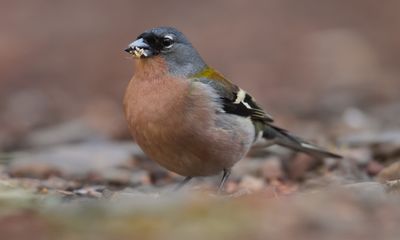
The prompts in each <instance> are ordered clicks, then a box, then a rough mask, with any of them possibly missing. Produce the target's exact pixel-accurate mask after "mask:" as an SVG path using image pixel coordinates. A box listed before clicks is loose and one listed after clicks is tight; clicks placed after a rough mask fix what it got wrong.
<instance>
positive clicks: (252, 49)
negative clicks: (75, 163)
mask: <svg viewBox="0 0 400 240" xmlns="http://www.w3.org/2000/svg"><path fill="white" fill-rule="evenodd" d="M399 10H400V2H399V1H395V0H392V1H390V0H387V1H384V2H383V1H374V0H352V1H316V0H314V1H313V0H305V1H297V0H269V1H264V0H258V1H240V0H229V1H228V0H224V1H217V2H216V1H127V0H119V1H94V0H88V1H50V0H36V1H1V8H0V31H1V34H0V56H1V57H0V149H1V148H6V149H10V148H11V149H12V148H15V147H18V146H19V145H20V143H21V141H23V140H24V139H25V138H26V136H28V135H29V134H30V133H31V132H32V131H36V130H38V129H39V130H40V129H43V128H46V127H49V126H55V125H57V124H62V123H65V122H69V121H73V120H75V119H84V121H86V122H87V123H88V125H90V126H92V127H93V128H94V129H95V131H98V132H101V135H102V136H106V137H110V136H111V137H114V138H126V137H128V135H127V133H126V131H125V122H124V120H123V118H122V111H121V108H122V107H121V99H122V96H123V91H124V88H125V86H126V85H127V82H128V80H129V78H130V76H131V75H132V73H133V68H132V63H131V61H130V59H129V57H128V56H127V54H125V53H124V52H123V51H122V50H123V49H124V48H125V47H126V46H127V44H128V43H130V42H131V41H132V40H133V39H134V38H136V36H137V35H138V34H140V33H141V32H142V31H143V30H145V29H147V28H151V27H155V26H161V25H170V26H175V27H177V28H178V29H180V30H181V31H182V32H184V33H185V34H186V35H187V36H188V37H189V39H190V40H191V41H192V43H193V44H194V45H195V46H196V47H197V48H198V50H199V51H200V52H201V53H202V55H203V57H204V58H205V59H206V61H207V62H208V63H209V65H211V66H213V67H215V68H216V69H218V70H219V71H220V72H222V73H224V74H225V75H226V76H227V77H228V78H230V79H231V80H232V81H234V82H236V83H238V84H239V85H240V86H242V87H243V88H244V89H246V90H247V91H248V92H250V93H252V94H253V95H254V96H255V97H256V99H257V100H258V101H259V102H260V104H261V105H262V106H264V107H265V108H266V109H267V110H268V111H269V112H270V113H272V115H274V116H276V118H277V120H278V121H280V122H281V125H283V126H285V127H289V126H290V128H292V129H295V130H297V131H300V132H301V131H304V130H302V129H303V128H302V127H307V126H309V125H310V124H311V123H312V122H318V123H319V124H321V125H329V126H332V124H333V123H335V122H339V121H341V119H342V116H343V114H344V113H345V112H346V109H347V110H348V109H353V108H356V109H359V110H360V111H361V112H362V113H363V114H365V115H371V116H372V117H377V118H379V124H378V126H379V127H384V126H387V124H392V125H393V124H394V125H396V124H398V120H397V119H398V117H399V115H400V114H398V113H399V112H400V110H399V108H400V107H399V104H398V100H399V99H400V94H399V93H400V83H399V81H400V79H399V75H400V70H399V69H400V68H399V65H400V31H399V23H400V15H399V14H398V13H399ZM382 109H387V110H386V111H383V112H382ZM302 120H306V121H304V123H303V122H302V124H296V123H298V121H302ZM313 120H315V121H313ZM299 125H300V126H301V127H300V126H299Z"/></svg>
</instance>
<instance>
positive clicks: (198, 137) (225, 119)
mask: <svg viewBox="0 0 400 240" xmlns="http://www.w3.org/2000/svg"><path fill="white" fill-rule="evenodd" d="M179 91H180V92H179ZM196 91H198V92H197V93H196ZM188 92H189V89H188V88H186V89H176V91H175V92H174V93H171V96H157V95H156V94H155V92H152V93H150V94H148V95H146V96H143V97H142V98H141V99H140V101H151V103H152V104H151V107H150V106H148V107H146V109H143V104H140V102H139V101H137V100H136V99H134V97H132V99H130V100H129V99H127V100H126V101H125V102H126V103H125V108H126V109H125V113H126V115H127V119H128V124H129V127H130V130H131V133H132V135H133V136H134V138H135V140H136V142H137V143H138V145H139V146H140V147H141V148H142V149H143V151H144V152H145V153H146V154H147V155H148V156H149V157H150V158H151V159H153V160H155V161H156V162H158V163H159V164H160V165H161V166H163V167H165V168H167V169H168V170H170V171H173V172H176V173H178V174H180V175H183V176H207V175H214V174H218V173H219V172H220V171H222V170H223V169H224V168H231V167H232V166H233V165H234V164H235V163H236V162H237V161H239V160H240V159H242V158H243V157H244V155H245V154H246V153H247V151H248V150H249V148H250V146H251V144H252V142H253V139H254V127H253V125H252V123H251V121H250V120H249V119H247V118H243V117H239V116H235V115H231V114H225V113H218V114H217V113H216V112H215V108H216V106H215V104H216V103H215V102H213V101H211V100H209V98H207V95H205V96H202V95H201V94H203V93H202V90H201V89H195V90H193V89H191V90H190V92H191V94H190V95H188ZM204 99H205V100H204ZM149 105H150V104H149ZM166 109H167V110H166Z"/></svg>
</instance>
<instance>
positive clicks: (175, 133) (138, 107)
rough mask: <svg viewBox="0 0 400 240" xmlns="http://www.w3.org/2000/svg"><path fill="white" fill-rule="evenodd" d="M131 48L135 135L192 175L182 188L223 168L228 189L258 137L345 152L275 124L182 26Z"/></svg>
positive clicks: (153, 33) (128, 100)
mask: <svg viewBox="0 0 400 240" xmlns="http://www.w3.org/2000/svg"><path fill="white" fill-rule="evenodd" d="M125 51H126V52H128V53H130V54H132V55H133V57H134V59H135V65H136V68H135V69H136V71H135V75H134V76H133V77H132V79H131V80H130V82H129V85H128V87H127V89H126V93H125V97H124V110H125V116H126V119H127V122H128V125H129V129H130V132H131V134H132V135H133V137H134V139H135V140H136V142H137V144H138V145H139V146H140V147H141V148H142V149H143V151H144V152H145V153H146V154H147V155H148V156H149V157H150V158H151V159H153V160H155V161H156V162H158V163H159V164H160V165H162V166H163V167H165V168H167V169H168V170H170V171H173V172H175V173H178V174H180V175H182V176H186V178H185V179H184V181H183V182H182V183H181V184H180V185H179V186H182V185H183V184H185V183H187V182H188V181H189V180H190V179H191V178H192V177H196V176H209V175H215V174H218V173H220V172H223V177H222V180H221V183H220V185H219V190H221V189H222V188H223V185H224V183H225V181H226V179H227V178H228V176H229V174H230V170H231V168H232V167H233V165H234V164H235V163H236V162H238V161H239V160H241V159H242V158H244V157H245V155H246V154H247V152H248V151H249V149H250V148H251V147H252V146H253V145H254V144H255V143H256V142H263V144H264V145H265V147H267V146H270V145H273V144H277V145H281V146H284V147H288V148H291V149H294V150H296V151H301V152H304V153H307V154H310V155H313V156H316V157H320V158H322V157H331V158H339V157H340V156H339V155H337V154H334V153H331V152H328V151H326V150H324V149H322V148H320V147H318V146H316V145H314V144H312V143H310V142H307V141H305V140H303V139H301V138H299V137H297V136H295V135H292V134H291V133H289V132H288V131H286V130H284V129H282V128H279V127H277V126H275V125H274V124H273V119H272V117H271V116H270V115H269V114H267V113H266V112H265V111H264V110H263V109H262V108H261V107H260V106H259V105H258V104H257V103H256V102H255V100H254V98H252V97H251V96H250V95H249V94H248V93H247V92H245V91H244V90H242V89H241V88H239V87H238V86H236V85H234V84H233V83H232V82H230V81H229V80H227V79H226V78H225V77H224V76H222V75H221V74H220V73H218V72H217V71H215V70H214V69H212V68H211V67H209V66H208V65H207V64H206V63H205V62H204V60H203V59H202V58H201V56H200V55H199V53H198V52H197V51H196V49H195V48H194V47H193V46H192V45H191V43H190V42H189V41H188V39H187V38H186V37H185V36H184V35H183V34H182V33H181V32H179V31H178V30H176V29H175V28H172V27H159V28H153V29H150V30H147V31H145V32H144V33H142V34H141V35H139V36H138V37H137V39H136V40H135V41H134V42H132V43H131V44H130V45H129V47H128V48H127V49H125Z"/></svg>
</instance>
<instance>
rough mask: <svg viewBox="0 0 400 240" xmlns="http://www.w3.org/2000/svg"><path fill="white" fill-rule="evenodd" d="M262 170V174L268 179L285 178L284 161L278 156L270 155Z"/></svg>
mask: <svg viewBox="0 0 400 240" xmlns="http://www.w3.org/2000/svg"><path fill="white" fill-rule="evenodd" d="M261 171H262V176H263V177H264V178H265V179H267V180H268V181H274V180H277V179H282V178H284V172H283V169H282V162H281V160H280V159H279V158H278V157H270V158H268V159H266V160H265V162H264V164H263V166H262V170H261Z"/></svg>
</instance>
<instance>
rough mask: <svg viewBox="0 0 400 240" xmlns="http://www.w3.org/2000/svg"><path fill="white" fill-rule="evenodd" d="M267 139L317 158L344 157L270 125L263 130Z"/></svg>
mask: <svg viewBox="0 0 400 240" xmlns="http://www.w3.org/2000/svg"><path fill="white" fill-rule="evenodd" d="M263 137H264V138H265V139H266V140H269V141H271V140H272V141H273V142H274V143H275V144H277V145H280V146H283V147H287V148H290V149H293V150H296V151H300V152H304V153H306V154H309V155H311V156H314V157H317V158H327V157H329V158H342V156H340V155H338V154H335V153H332V152H329V151H327V150H325V149H323V148H321V147H319V146H317V145H315V144H312V143H310V142H308V141H305V140H304V139H302V138H300V137H297V136H295V135H293V134H291V133H289V132H288V131H287V130H285V129H282V128H279V127H276V126H273V125H270V126H268V128H267V129H265V130H264V132H263Z"/></svg>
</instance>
